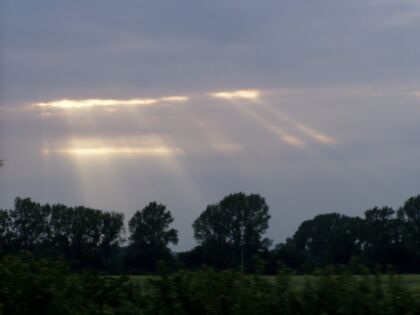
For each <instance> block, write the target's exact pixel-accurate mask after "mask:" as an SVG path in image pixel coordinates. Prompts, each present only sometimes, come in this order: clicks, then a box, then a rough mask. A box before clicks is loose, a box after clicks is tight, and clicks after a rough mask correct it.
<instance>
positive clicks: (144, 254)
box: [127, 202, 178, 272]
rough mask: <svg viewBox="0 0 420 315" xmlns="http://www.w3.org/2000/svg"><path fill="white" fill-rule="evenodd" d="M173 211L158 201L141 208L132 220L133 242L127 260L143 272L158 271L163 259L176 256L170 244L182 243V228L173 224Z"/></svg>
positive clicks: (130, 223) (130, 230)
mask: <svg viewBox="0 0 420 315" xmlns="http://www.w3.org/2000/svg"><path fill="white" fill-rule="evenodd" d="M173 221H174V219H173V217H172V215H171V212H170V211H169V210H166V207H165V206H164V205H162V204H158V203H156V202H151V203H149V204H148V205H147V206H146V207H145V208H143V209H142V210H141V211H140V210H138V211H136V213H135V214H134V215H133V217H132V218H131V219H130V221H129V222H128V228H129V232H130V237H129V240H130V244H129V250H128V257H127V263H128V265H129V266H130V267H131V268H135V269H137V271H140V272H154V271H156V263H157V262H158V261H159V260H166V261H169V260H171V258H172V255H171V251H170V249H169V247H168V246H169V244H177V243H178V232H177V231H176V230H175V229H173V228H170V225H171V223H172V222H173Z"/></svg>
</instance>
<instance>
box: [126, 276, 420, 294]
mask: <svg viewBox="0 0 420 315" xmlns="http://www.w3.org/2000/svg"><path fill="white" fill-rule="evenodd" d="M156 277H157V276H131V279H132V280H133V281H140V282H142V283H145V282H147V281H148V280H151V279H155V278H156ZM316 277H317V276H312V275H299V276H292V277H291V282H292V285H293V286H294V287H295V288H296V289H299V288H301V287H303V286H304V285H305V282H306V281H307V280H308V279H309V280H310V279H315V278H316ZM354 277H357V276H354ZM381 277H382V280H383V282H384V284H385V283H387V281H388V276H387V275H383V276H381ZM397 277H399V280H400V281H401V284H402V285H403V286H404V287H406V288H408V289H409V290H410V291H412V292H413V293H416V294H418V295H420V274H409V275H398V276H397ZM264 278H265V279H267V280H270V281H274V280H275V277H274V276H264Z"/></svg>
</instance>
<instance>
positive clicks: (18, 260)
mask: <svg viewBox="0 0 420 315" xmlns="http://www.w3.org/2000/svg"><path fill="white" fill-rule="evenodd" d="M71 270H72V269H71V268H69V266H68V265H67V264H66V263H63V262H59V261H58V262H57V261H49V260H45V259H36V258H33V257H32V256H30V255H24V256H8V257H4V258H3V259H2V260H0V305H1V306H0V314H1V315H12V314H13V315H21V314H22V315H23V314H34V315H35V314H43V315H49V314H60V315H66V314H69V315H70V314H72V315H77V314H84V315H90V314H95V315H96V314H118V315H122V314H127V315H130V314H153V315H166V314H168V315H169V314H171V315H176V314H180V315H181V314H182V315H206V314H208V315H213V314H214V315H216V314H223V315H229V314H232V315H236V314H237V315H239V314H240V315H247V314H249V315H253V314H261V315H263V314H270V315H271V314H420V299H418V297H417V296H415V293H414V292H411V291H409V290H408V289H407V288H406V287H404V286H403V285H402V283H401V281H400V278H399V276H396V275H392V274H389V275H388V276H386V277H384V276H381V275H379V274H376V275H368V274H366V275H357V276H355V275H352V274H351V273H350V272H349V271H348V270H346V269H342V270H336V269H323V270H321V271H319V273H318V274H317V275H316V276H313V277H307V278H306V280H305V283H304V285H303V286H301V287H296V286H295V285H293V284H292V283H291V279H292V276H293V274H292V273H291V272H290V270H288V269H287V268H285V267H283V266H280V267H279V268H278V272H277V275H276V276H275V277H266V276H264V275H262V273H255V274H254V275H243V274H242V273H240V272H238V271H215V270H213V269H210V268H201V269H199V270H197V271H178V272H175V273H170V272H169V271H168V270H167V269H166V268H165V267H164V266H163V265H161V266H160V275H159V276H154V277H149V278H147V279H145V280H144V281H136V280H134V279H133V278H130V277H110V276H104V275H101V274H98V273H93V272H73V271H71Z"/></svg>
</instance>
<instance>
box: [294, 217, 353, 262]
mask: <svg viewBox="0 0 420 315" xmlns="http://www.w3.org/2000/svg"><path fill="white" fill-rule="evenodd" d="M293 243H294V244H295V245H296V247H297V249H298V250H299V251H301V252H302V253H303V254H304V255H305V256H306V257H307V258H308V259H309V261H310V262H311V263H312V264H313V265H315V266H324V265H328V264H346V263H348V262H349V261H350V258H351V257H352V256H356V255H359V254H360V243H361V237H360V218H351V217H348V216H345V215H340V214H338V213H329V214H321V215H318V216H316V217H315V218H313V219H312V220H307V221H304V222H303V223H302V224H301V225H300V226H299V228H298V230H297V231H296V233H295V234H294V235H293Z"/></svg>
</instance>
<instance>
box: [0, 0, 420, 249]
mask: <svg viewBox="0 0 420 315" xmlns="http://www.w3.org/2000/svg"><path fill="white" fill-rule="evenodd" d="M0 12H1V13H0V159H4V160H5V164H4V166H3V167H2V168H0V207H1V208H11V207H12V206H13V200H14V198H15V197H17V196H21V197H31V198H33V199H34V200H37V201H40V202H49V203H58V202H60V203H64V204H67V205H71V206H73V205H80V204H83V205H86V206H90V207H94V208H99V209H104V210H116V211H120V212H124V213H125V214H126V218H129V217H130V216H131V215H132V214H133V212H134V211H135V210H137V209H141V208H143V207H144V206H145V205H146V204H147V203H148V202H149V201H153V200H157V201H158V202H161V203H164V204H166V205H167V206H168V208H169V209H170V210H171V211H172V212H173V215H174V217H175V226H176V227H177V228H178V229H179V233H180V243H179V245H178V247H177V249H178V250H185V249H189V248H191V247H192V246H193V245H194V240H193V232H192V228H191V224H192V222H193V221H194V219H195V218H196V217H197V216H198V215H199V214H200V212H201V211H203V210H204V208H205V206H206V205H207V204H209V203H214V202H217V201H219V200H220V199H222V198H223V197H224V196H225V195H227V194H228V193H233V192H239V191H243V192H246V193H259V194H261V195H262V196H263V197H265V198H266V200H267V203H268V204H269V206H270V212H271V215H272V219H271V221H270V230H269V233H268V235H269V237H271V238H273V239H274V242H275V243H277V242H280V241H283V240H284V239H285V238H286V237H287V236H291V235H292V234H293V232H294V231H295V230H296V228H297V227H298V225H299V224H300V223H301V222H302V221H303V220H305V219H309V218H312V217H313V216H314V215H316V214H319V213H327V212H333V211H337V212H340V213H343V214H347V215H361V214H362V213H363V211H364V210H366V209H368V208H370V207H373V206H375V205H378V206H383V205H390V206H393V207H398V206H399V205H401V204H402V202H403V201H404V200H405V199H407V198H408V197H410V196H413V195H417V194H419V193H420V165H419V161H420V0H352V1H347V0H346V1H345V0H317V1H313V0H269V1H250V0H238V1H229V0H220V1H219V0H211V1H196V0H190V1H183V0H177V1H174V0H167V1H161V0H153V1H139V0H137V1H134V0H125V1H115V0H112V1H111V0H92V1H87V0H77V1H76V0H73V1H56V0H50V1H47V0H39V1H33V0H27V1H17V0H1V1H0Z"/></svg>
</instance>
